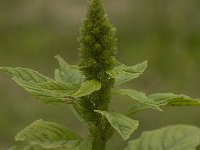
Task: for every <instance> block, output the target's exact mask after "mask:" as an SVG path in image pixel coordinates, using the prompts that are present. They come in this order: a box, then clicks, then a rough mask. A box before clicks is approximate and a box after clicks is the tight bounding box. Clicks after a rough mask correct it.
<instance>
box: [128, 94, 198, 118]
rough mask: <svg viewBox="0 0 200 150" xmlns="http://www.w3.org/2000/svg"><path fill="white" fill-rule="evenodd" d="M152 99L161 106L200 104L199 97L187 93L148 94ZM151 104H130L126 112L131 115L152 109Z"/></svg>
mask: <svg viewBox="0 0 200 150" xmlns="http://www.w3.org/2000/svg"><path fill="white" fill-rule="evenodd" d="M148 99H149V100H150V101H153V103H154V104H156V105H157V106H159V107H163V106H200V100H199V99H193V98H190V97H189V96H186V95H182V94H181V95H177V94H173V93H156V94H151V95H149V96H148ZM151 108H152V107H151V106H148V105H144V104H141V103H135V104H134V105H133V106H130V107H129V108H128V109H127V110H126V111H125V114H127V115H130V114H133V113H137V112H140V111H143V110H145V109H151Z"/></svg>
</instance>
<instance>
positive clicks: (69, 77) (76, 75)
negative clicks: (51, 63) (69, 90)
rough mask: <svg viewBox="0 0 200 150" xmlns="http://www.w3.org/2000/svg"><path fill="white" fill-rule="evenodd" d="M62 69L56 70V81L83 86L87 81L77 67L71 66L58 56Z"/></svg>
mask: <svg viewBox="0 0 200 150" xmlns="http://www.w3.org/2000/svg"><path fill="white" fill-rule="evenodd" d="M55 58H56V59H57V60H58V62H59V65H60V68H59V69H56V70H55V79H56V81H59V82H62V83H63V82H64V83H75V84H79V85H80V84H81V83H83V81H84V80H85V76H84V75H83V74H82V73H81V71H80V70H79V68H78V67H77V66H70V65H69V64H68V63H67V62H66V61H65V60H64V59H63V58H62V57H61V56H59V55H57V56H55Z"/></svg>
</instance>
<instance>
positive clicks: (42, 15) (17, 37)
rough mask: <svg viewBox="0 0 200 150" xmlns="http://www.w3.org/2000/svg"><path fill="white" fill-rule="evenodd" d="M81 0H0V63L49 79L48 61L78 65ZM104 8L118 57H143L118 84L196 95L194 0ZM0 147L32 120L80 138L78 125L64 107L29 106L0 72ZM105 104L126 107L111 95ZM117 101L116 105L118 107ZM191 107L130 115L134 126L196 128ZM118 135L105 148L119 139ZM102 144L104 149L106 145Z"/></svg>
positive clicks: (198, 10)
mask: <svg viewBox="0 0 200 150" xmlns="http://www.w3.org/2000/svg"><path fill="white" fill-rule="evenodd" d="M85 5H86V1H80V0H68V1H66V0H59V1H53V0H48V1H41V0H34V1H33V0H29V1H26V0H21V1H15V0H6V1H5V0H0V66H3V65H5V66H22V67H27V68H33V69H35V70H38V71H40V72H42V73H43V74H46V75H48V76H49V77H53V72H54V69H55V68H56V67H57V66H58V65H57V63H56V61H55V59H54V58H53V57H54V56H55V55H56V54H60V55H61V56H63V57H64V58H65V59H66V60H67V61H68V62H69V63H71V64H76V63H78V62H79V57H78V50H77V49H78V47H79V44H78V42H77V37H78V36H79V30H78V29H79V26H80V24H81V18H82V17H83V16H84V10H85ZM105 6H106V11H107V12H108V15H109V17H110V20H111V22H112V23H113V24H114V26H116V27H117V29H118V33H117V37H118V39H119V40H118V42H119V51H118V54H117V58H118V60H119V61H121V62H123V63H125V64H128V65H132V64H135V63H138V62H141V61H143V60H146V59H147V60H148V61H149V66H148V69H147V71H146V72H145V74H144V75H143V76H142V77H141V78H140V79H137V80H134V81H133V82H131V83H129V84H127V85H125V86H124V87H131V88H135V89H139V90H144V91H145V92H147V93H154V92H167V91H169V92H174V93H179V94H180V93H185V94H187V95H190V96H192V97H200V94H199V83H200V78H199V77H200V67H199V66H200V59H199V58H200V1H198V0H190V1H182V0H176V1H173V0H168V1H159V0H151V1H149V0H127V1H120V0H115V1H108V0H105ZM0 98H1V104H0V149H2V150H4V149H7V148H8V147H10V146H12V145H13V144H14V139H13V137H14V135H15V134H16V133H17V132H18V131H19V130H21V129H22V128H23V127H25V126H26V125H28V124H30V123H31V122H32V121H34V120H36V119H40V118H42V119H44V120H48V121H56V122H59V123H62V124H65V125H67V126H69V127H70V128H72V129H74V130H76V131H77V132H79V133H80V134H81V135H82V136H85V135H86V131H85V130H82V128H81V125H80V124H79V122H78V121H77V120H76V119H75V118H74V117H73V115H72V114H71V112H69V111H68V109H67V108H66V107H61V108H60V107H59V106H48V105H47V106H46V105H43V104H39V103H37V101H35V100H34V99H33V98H32V97H31V96H30V95H29V94H27V93H26V92H24V91H23V90H22V89H21V88H20V87H18V86H17V85H15V83H13V82H12V81H11V80H10V77H9V76H8V75H5V74H3V73H1V74H0ZM114 99H115V100H113V107H114V108H115V109H119V110H120V111H123V109H122V108H125V106H128V105H130V100H128V98H126V97H125V98H124V97H120V98H119V97H114ZM121 101H123V103H125V104H124V106H123V107H122V106H121V104H122V103H121ZM198 113H200V110H199V108H191V107H190V108H179V107H175V108H167V109H166V112H163V113H160V112H155V111H145V112H142V113H140V114H138V115H136V116H135V118H137V119H138V120H140V122H141V126H140V128H139V130H138V131H137V132H136V133H135V135H134V136H133V137H135V136H138V135H139V134H140V133H141V131H143V130H149V129H154V128H158V127H161V126H165V125H169V124H177V123H185V124H193V125H197V126H200V121H199V119H198V115H197V114H198ZM119 140H120V141H121V138H120V137H119V135H116V136H115V138H114V139H113V140H112V141H114V142H115V144H112V147H113V149H121V148H122V147H123V146H124V142H118V141H119ZM108 149H112V148H111V146H110V147H109V148H108Z"/></svg>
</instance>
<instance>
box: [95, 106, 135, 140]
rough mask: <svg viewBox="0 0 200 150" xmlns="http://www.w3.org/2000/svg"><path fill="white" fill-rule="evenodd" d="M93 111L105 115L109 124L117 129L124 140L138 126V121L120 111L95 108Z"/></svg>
mask: <svg viewBox="0 0 200 150" xmlns="http://www.w3.org/2000/svg"><path fill="white" fill-rule="evenodd" d="M95 112H97V113H100V114H101V115H102V116H105V117H106V118H107V119H108V122H109V123H110V125H111V126H112V127H113V128H114V129H115V130H117V132H118V133H119V134H120V135H121V136H122V138H123V139H124V140H127V139H128V138H129V137H130V136H131V134H132V133H133V132H134V131H135V130H136V129H137V128H138V126H139V122H138V121H136V120H133V119H130V118H128V117H126V116H124V115H122V114H120V113H116V112H106V111H100V110H95Z"/></svg>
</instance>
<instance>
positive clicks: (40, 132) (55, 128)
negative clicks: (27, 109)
mask: <svg viewBox="0 0 200 150" xmlns="http://www.w3.org/2000/svg"><path fill="white" fill-rule="evenodd" d="M15 139H16V141H25V140H26V141H29V142H30V143H31V144H33V145H39V146H41V147H43V148H46V149H49V148H65V149H70V150H72V149H73V150H81V148H86V150H90V148H91V146H90V142H88V141H87V142H86V141H84V140H82V139H81V138H80V137H79V136H78V135H76V134H75V133H73V132H72V131H71V130H69V129H67V128H66V127H64V126H63V125H60V124H57V123H52V122H46V121H43V120H37V121H35V122H33V123H32V124H31V125H29V126H28V127H26V128H25V129H24V130H22V131H21V132H19V133H18V134H17V135H16V137H15Z"/></svg>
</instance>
